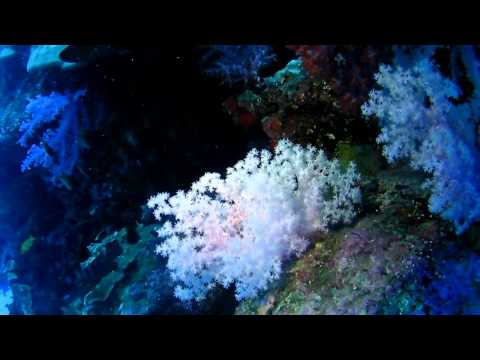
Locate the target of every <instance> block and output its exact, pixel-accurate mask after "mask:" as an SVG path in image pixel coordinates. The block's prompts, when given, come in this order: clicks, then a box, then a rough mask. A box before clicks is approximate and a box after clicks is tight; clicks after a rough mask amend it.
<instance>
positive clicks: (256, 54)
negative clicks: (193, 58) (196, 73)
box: [204, 45, 275, 86]
mask: <svg viewBox="0 0 480 360" xmlns="http://www.w3.org/2000/svg"><path fill="white" fill-rule="evenodd" d="M274 59H275V56H274V54H273V52H272V48H271V47H270V46H266V45H215V46H212V47H211V48H210V51H209V52H208V53H207V55H206V56H205V57H204V61H205V62H206V63H208V64H206V66H207V67H206V70H205V72H206V73H207V74H208V75H211V76H214V77H218V78H221V79H223V80H224V81H225V83H226V84H227V85H230V86H232V85H236V84H239V83H244V84H246V83H248V82H249V81H257V80H258V77H259V71H260V70H261V68H262V67H264V66H266V65H269V64H270V63H271V62H272V61H273V60H274Z"/></svg>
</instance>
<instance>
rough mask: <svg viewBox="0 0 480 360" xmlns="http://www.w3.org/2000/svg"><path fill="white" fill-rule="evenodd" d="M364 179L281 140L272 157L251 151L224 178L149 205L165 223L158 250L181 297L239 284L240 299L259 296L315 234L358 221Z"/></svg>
mask: <svg viewBox="0 0 480 360" xmlns="http://www.w3.org/2000/svg"><path fill="white" fill-rule="evenodd" d="M357 180H358V175H357V172H356V169H355V166H354V164H351V165H350V167H349V168H348V169H347V171H346V172H344V171H341V169H340V166H339V163H338V161H336V160H333V161H329V160H328V159H327V158H326V156H325V155H324V153H323V151H321V150H318V149H315V148H313V147H307V148H303V147H301V146H299V145H295V144H292V143H291V142H289V141H286V140H282V141H280V142H279V143H278V145H277V147H276V149H275V153H274V154H273V155H272V154H271V153H270V152H268V151H266V150H264V151H261V152H259V151H257V150H252V151H251V152H250V153H249V154H248V155H247V157H246V158H245V159H244V160H242V161H239V162H238V163H237V164H236V165H235V166H233V167H232V168H229V169H227V175H226V178H225V179H222V178H221V176H220V175H219V174H216V173H207V174H205V175H204V176H202V177H201V178H200V179H199V180H198V181H197V182H196V183H194V184H193V185H192V187H191V189H190V191H188V192H183V191H179V192H178V193H177V194H176V195H174V196H171V197H168V194H165V193H160V194H158V195H156V196H153V197H152V198H151V199H150V200H149V202H148V206H149V207H150V208H152V209H154V214H155V217H156V218H157V219H158V220H161V221H164V223H163V226H162V227H161V228H160V230H159V236H161V237H163V238H165V241H164V242H163V243H161V244H160V245H159V246H158V247H157V252H158V253H159V254H161V255H163V256H167V257H168V265H167V266H168V268H169V269H170V271H171V274H172V277H173V279H174V280H175V281H177V283H178V284H179V285H178V286H177V288H176V290H175V293H176V296H177V297H178V298H180V299H182V300H192V299H196V300H200V299H202V298H204V297H205V295H206V293H207V292H208V290H209V289H211V288H212V287H213V286H214V285H215V284H216V283H218V284H221V285H222V286H224V287H228V286H230V285H231V284H232V283H235V286H236V297H237V299H243V298H249V297H253V296H255V295H256V294H257V293H258V291H259V290H261V289H265V288H266V287H267V286H268V284H269V283H270V282H271V281H272V280H274V279H277V278H278V277H279V275H280V273H281V265H282V263H283V262H284V260H285V259H287V258H289V257H291V256H292V255H294V254H295V255H299V254H301V253H302V252H303V251H304V250H305V249H306V247H307V246H308V238H309V236H311V235H312V234H313V233H314V232H316V231H327V228H328V226H329V225H331V224H334V223H337V222H342V221H343V222H348V221H350V220H351V219H352V217H353V216H354V214H355V204H357V203H358V202H359V201H360V192H359V189H358V187H357ZM166 215H173V216H174V217H175V220H174V222H173V223H172V222H170V221H168V220H167V221H165V220H166V219H165V216H166Z"/></svg>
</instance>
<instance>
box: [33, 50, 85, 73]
mask: <svg viewBox="0 0 480 360" xmlns="http://www.w3.org/2000/svg"><path fill="white" fill-rule="evenodd" d="M67 46H68V45H32V48H31V50H30V57H29V58H28V63H27V71H28V72H32V71H35V70H40V69H42V68H45V67H59V68H61V69H62V70H64V69H70V68H73V67H75V66H77V65H78V64H77V63H71V62H66V61H63V60H62V59H61V58H60V53H61V52H62V51H63V50H65V49H66V48H67Z"/></svg>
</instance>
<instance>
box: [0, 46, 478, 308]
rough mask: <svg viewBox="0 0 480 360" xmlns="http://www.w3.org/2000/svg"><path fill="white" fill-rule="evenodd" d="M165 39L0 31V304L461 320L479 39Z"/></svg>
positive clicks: (474, 298) (474, 184) (472, 231)
mask: <svg viewBox="0 0 480 360" xmlns="http://www.w3.org/2000/svg"><path fill="white" fill-rule="evenodd" d="M175 51H176V52H175V53H169V52H168V51H158V49H154V48H148V49H138V48H128V47H113V46H105V45H103V46H73V45H34V46H28V45H22V46H15V45H8V46H7V45H2V46H0V76H1V77H2V81H1V82H0V89H1V91H2V95H3V96H2V100H0V153H1V154H3V156H0V169H1V170H2V171H1V172H0V314H2V315H7V314H17V315H31V314H90V315H100V314H119V315H120V314H191V315H196V314H239V315H242V314H252V315H253V314H254V315H264V314H271V315H281V314H302V315H306V314H319V315H327V314H329V315H335V314H355V315H359V314H377V315H378V314H395V315H403V314H416V315H437V314H479V313H480V254H479V247H478V244H479V239H480V145H479V144H480V130H479V129H480V126H479V125H480V68H479V66H480V60H479V59H480V58H479V55H480V48H479V47H478V46H475V45H461V46H460V45H456V46H447V45H435V46H430V45H425V46H419V45H416V46H396V45H388V46H380V45H375V46H364V45H362V46H357V45H301V44H300V45H295V44H294V45H288V46H270V45H265V44H262V45H255V44H252V45H208V46H200V45H199V46H194V47H185V48H181V47H180V48H179V49H176V50H175ZM106 60H108V61H106ZM164 69H169V70H168V72H167V73H165V71H164ZM25 203H28V204H29V206H28V207H25V206H24V204H25ZM47 265H48V266H47Z"/></svg>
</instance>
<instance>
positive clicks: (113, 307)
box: [63, 225, 168, 315]
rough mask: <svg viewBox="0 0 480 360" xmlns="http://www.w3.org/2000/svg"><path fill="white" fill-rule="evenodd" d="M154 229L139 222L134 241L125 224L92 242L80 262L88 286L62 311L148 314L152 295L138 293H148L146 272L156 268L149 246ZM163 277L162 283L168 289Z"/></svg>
mask: <svg viewBox="0 0 480 360" xmlns="http://www.w3.org/2000/svg"><path fill="white" fill-rule="evenodd" d="M153 230H154V229H153V226H143V225H138V226H137V229H136V232H135V233H134V234H133V236H134V237H135V238H136V239H137V242H135V243H131V240H130V241H129V237H131V236H132V235H130V234H129V232H128V231H127V229H126V228H122V229H121V230H118V231H115V232H114V233H112V234H110V235H108V236H106V237H104V238H103V239H101V240H98V239H97V241H95V242H93V243H91V244H90V245H89V246H88V251H89V253H90V256H89V258H88V259H87V260H85V261H84V262H82V263H81V264H80V267H81V269H82V272H83V273H84V279H85V284H91V288H90V290H89V291H87V292H86V293H85V294H81V295H80V296H79V297H77V298H75V299H74V300H73V301H72V302H71V303H70V305H69V306H67V307H65V308H64V309H63V311H64V313H65V314H117V315H120V314H147V313H148V312H149V311H150V310H151V309H150V308H151V306H152V304H151V303H150V302H149V300H151V299H150V298H149V297H148V296H141V295H142V294H141V293H145V294H146V293H147V291H148V289H147V287H148V284H149V276H150V274H151V273H152V271H154V270H155V269H156V268H158V263H157V257H156V256H155V255H154V253H153V251H152V249H151V248H150V247H149V246H148V244H149V243H151V242H152V241H153V239H155V233H154V231H153ZM112 254H117V255H116V256H113V255H112ZM165 280H166V282H167V283H164V284H161V285H162V286H165V289H168V278H166V279H165ZM85 287H86V286H85ZM155 300H157V299H155Z"/></svg>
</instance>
